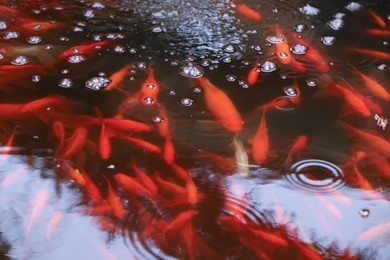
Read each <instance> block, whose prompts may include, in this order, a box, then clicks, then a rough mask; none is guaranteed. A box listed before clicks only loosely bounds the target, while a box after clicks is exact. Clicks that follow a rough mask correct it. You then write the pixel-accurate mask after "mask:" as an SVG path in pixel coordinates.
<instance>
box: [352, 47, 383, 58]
mask: <svg viewBox="0 0 390 260" xmlns="http://www.w3.org/2000/svg"><path fill="white" fill-rule="evenodd" d="M345 50H346V51H348V52H353V53H357V54H361V55H365V56H368V57H371V58H374V59H380V60H390V53H388V52H382V51H375V50H369V49H359V48H353V47H348V48H346V49H345Z"/></svg>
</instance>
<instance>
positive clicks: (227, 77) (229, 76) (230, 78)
mask: <svg viewBox="0 0 390 260" xmlns="http://www.w3.org/2000/svg"><path fill="white" fill-rule="evenodd" d="M226 80H227V81H229V82H234V81H236V80H237V76H236V75H230V74H229V75H226Z"/></svg>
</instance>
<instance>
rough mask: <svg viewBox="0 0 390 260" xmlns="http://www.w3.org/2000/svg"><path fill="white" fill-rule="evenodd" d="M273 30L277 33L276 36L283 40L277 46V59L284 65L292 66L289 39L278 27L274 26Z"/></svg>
mask: <svg viewBox="0 0 390 260" xmlns="http://www.w3.org/2000/svg"><path fill="white" fill-rule="evenodd" d="M272 30H273V31H275V34H276V36H277V37H278V38H280V39H281V41H280V42H277V43H276V44H275V46H276V56H277V58H278V59H279V61H280V62H281V63H283V64H290V63H291V62H292V60H293V59H292V56H291V52H290V47H289V46H288V42H287V39H286V37H285V36H284V34H283V32H282V29H280V27H279V26H278V25H273V26H272Z"/></svg>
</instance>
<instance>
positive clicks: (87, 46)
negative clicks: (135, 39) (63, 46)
mask: <svg viewBox="0 0 390 260" xmlns="http://www.w3.org/2000/svg"><path fill="white" fill-rule="evenodd" d="M114 43H115V42H114V41H111V40H105V41H101V42H84V43H82V44H81V45H77V46H73V47H71V48H70V49H67V50H65V51H63V52H62V53H61V54H60V55H58V57H57V59H59V60H62V59H65V58H68V57H69V56H72V55H88V54H92V53H94V52H97V51H99V50H101V48H102V47H105V46H111V45H113V44H114Z"/></svg>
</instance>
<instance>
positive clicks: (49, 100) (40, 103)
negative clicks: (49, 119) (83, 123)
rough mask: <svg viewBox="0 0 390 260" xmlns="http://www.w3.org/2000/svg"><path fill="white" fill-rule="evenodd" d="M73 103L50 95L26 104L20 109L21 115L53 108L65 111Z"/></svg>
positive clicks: (61, 97)
mask: <svg viewBox="0 0 390 260" xmlns="http://www.w3.org/2000/svg"><path fill="white" fill-rule="evenodd" d="M73 103H74V101H73V100H70V99H67V98H66V97H64V96H59V95H52V96H47V97H44V98H41V99H36V100H34V101H31V102H28V103H26V104H25V105H23V106H22V107H21V108H20V112H22V113H33V112H40V111H45V110H47V109H52V108H53V107H55V108H59V109H67V108H69V107H70V106H71V105H72V104H73Z"/></svg>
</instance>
